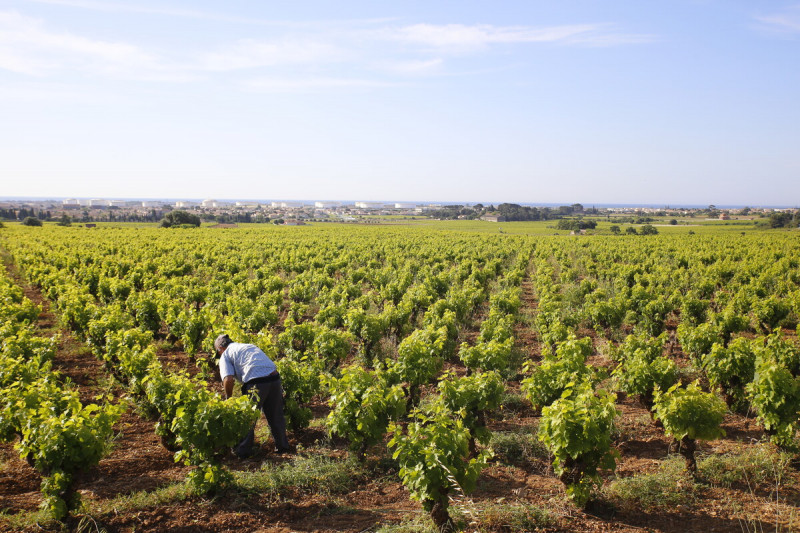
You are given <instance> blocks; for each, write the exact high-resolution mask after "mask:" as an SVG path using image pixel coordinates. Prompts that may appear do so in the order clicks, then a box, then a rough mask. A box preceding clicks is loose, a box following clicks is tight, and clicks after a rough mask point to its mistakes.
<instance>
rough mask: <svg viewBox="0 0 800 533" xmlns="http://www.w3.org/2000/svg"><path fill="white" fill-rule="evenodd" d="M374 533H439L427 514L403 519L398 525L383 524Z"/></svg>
mask: <svg viewBox="0 0 800 533" xmlns="http://www.w3.org/2000/svg"><path fill="white" fill-rule="evenodd" d="M375 533H439V532H438V531H437V530H436V526H434V525H433V521H432V520H431V517H430V516H428V513H420V514H415V515H414V516H412V517H410V518H404V519H403V521H402V522H400V523H399V524H384V525H382V526H380V527H379V528H378V529H376V530H375Z"/></svg>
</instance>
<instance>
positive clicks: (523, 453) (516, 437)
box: [490, 427, 550, 465]
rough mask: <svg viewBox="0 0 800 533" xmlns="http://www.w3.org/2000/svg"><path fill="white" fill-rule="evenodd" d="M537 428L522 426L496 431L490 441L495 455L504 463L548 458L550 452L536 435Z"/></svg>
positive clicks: (518, 462)
mask: <svg viewBox="0 0 800 533" xmlns="http://www.w3.org/2000/svg"><path fill="white" fill-rule="evenodd" d="M536 435H537V428H535V427H524V428H520V429H519V430H517V431H497V432H494V433H493V434H492V440H491V443H490V446H491V448H492V449H493V450H494V453H495V457H497V458H498V459H499V460H500V461H502V462H504V463H506V464H512V465H513V464H520V463H530V462H533V461H534V460H536V459H545V460H548V459H549V458H550V453H549V452H548V451H547V448H545V446H544V444H542V443H541V442H540V441H539V439H538V438H537V437H536Z"/></svg>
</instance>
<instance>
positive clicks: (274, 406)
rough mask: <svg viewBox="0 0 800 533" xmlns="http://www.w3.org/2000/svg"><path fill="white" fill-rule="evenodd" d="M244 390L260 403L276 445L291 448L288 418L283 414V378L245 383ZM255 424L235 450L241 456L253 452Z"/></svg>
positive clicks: (280, 448) (282, 448)
mask: <svg viewBox="0 0 800 533" xmlns="http://www.w3.org/2000/svg"><path fill="white" fill-rule="evenodd" d="M242 392H243V393H245V394H250V396H251V397H252V398H253V400H255V402H256V404H257V405H258V409H259V410H260V411H261V412H262V413H264V417H266V419H267V423H268V424H269V429H270V431H272V438H273V439H275V447H276V448H278V449H279V450H286V449H288V448H289V440H288V439H287V438H286V419H285V418H284V416H283V387H282V386H281V380H280V379H276V380H275V381H270V382H268V383H254V384H253V385H245V386H243V387H242ZM255 429H256V426H255V424H254V425H253V427H252V428H250V431H249V432H248V433H247V435H246V436H245V437H244V438H243V439H242V440H241V442H239V444H237V445H236V446H235V447H234V449H233V451H234V452H235V453H236V455H238V456H240V457H246V456H248V455H250V454H251V453H252V452H253V442H254V441H255Z"/></svg>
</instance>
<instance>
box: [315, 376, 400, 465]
mask: <svg viewBox="0 0 800 533" xmlns="http://www.w3.org/2000/svg"><path fill="white" fill-rule="evenodd" d="M324 381H325V385H326V387H327V389H328V391H329V393H330V396H329V398H328V404H329V405H330V406H331V412H330V413H329V414H328V418H327V419H326V426H327V427H328V431H330V433H332V434H336V435H340V436H342V437H344V438H346V439H347V440H348V441H350V446H351V449H352V450H353V451H355V452H357V454H358V456H359V458H360V459H363V458H364V454H365V453H366V450H367V448H368V447H369V446H371V445H373V444H376V443H377V442H379V441H380V440H381V439H382V438H383V436H384V434H385V433H386V429H387V426H388V425H389V421H390V420H396V419H397V418H399V417H400V416H402V415H403V413H404V412H405V406H406V401H405V396H404V395H403V390H402V388H401V387H400V386H399V385H389V384H387V383H386V381H385V379H384V377H383V376H381V375H379V374H377V373H376V372H370V371H368V370H364V369H362V368H361V367H359V366H348V367H345V368H344V369H342V376H341V377H340V378H334V377H331V378H326V379H325V380H324Z"/></svg>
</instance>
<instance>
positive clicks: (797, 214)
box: [766, 210, 800, 228]
mask: <svg viewBox="0 0 800 533" xmlns="http://www.w3.org/2000/svg"><path fill="white" fill-rule="evenodd" d="M766 223H767V225H768V226H769V227H770V228H796V227H798V226H800V211H799V210H795V211H794V212H792V213H789V212H786V211H784V212H783V213H772V214H771V215H770V216H769V219H767V220H766Z"/></svg>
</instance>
